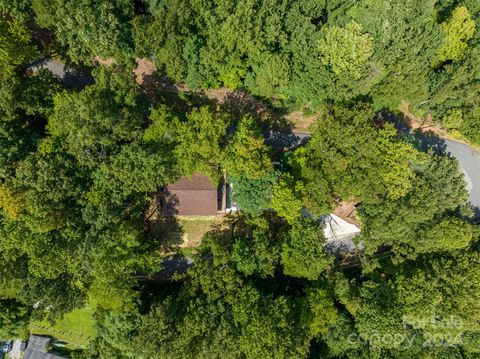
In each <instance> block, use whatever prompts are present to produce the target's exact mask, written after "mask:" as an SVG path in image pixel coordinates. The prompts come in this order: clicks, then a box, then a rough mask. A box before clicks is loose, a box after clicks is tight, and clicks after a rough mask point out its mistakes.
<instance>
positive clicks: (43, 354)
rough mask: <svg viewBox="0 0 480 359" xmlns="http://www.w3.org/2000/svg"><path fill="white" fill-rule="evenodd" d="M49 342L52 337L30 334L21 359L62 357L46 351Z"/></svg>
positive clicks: (58, 358) (62, 358) (55, 358)
mask: <svg viewBox="0 0 480 359" xmlns="http://www.w3.org/2000/svg"><path fill="white" fill-rule="evenodd" d="M51 344H52V339H51V338H49V337H41V336H38V335H33V334H32V335H30V339H29V340H28V345H27V350H25V354H24V355H23V359H64V357H61V356H58V355H56V354H52V353H49V352H48V349H49V348H50V346H51Z"/></svg>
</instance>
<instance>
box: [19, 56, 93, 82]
mask: <svg viewBox="0 0 480 359" xmlns="http://www.w3.org/2000/svg"><path fill="white" fill-rule="evenodd" d="M40 69H47V70H50V72H51V73H52V74H54V75H55V77H57V78H58V79H59V80H60V82H61V83H62V84H64V85H65V86H67V87H75V88H82V87H84V86H86V85H90V84H93V83H94V80H93V77H91V76H90V74H88V73H87V72H85V71H81V70H78V69H74V68H73V67H71V66H68V65H65V64H62V63H61V62H58V61H55V60H52V59H49V58H45V59H42V60H39V61H37V62H35V63H33V64H31V65H30V66H28V68H27V70H30V71H32V72H37V71H38V70H40Z"/></svg>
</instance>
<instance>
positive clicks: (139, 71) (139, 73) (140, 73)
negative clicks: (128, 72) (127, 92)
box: [133, 58, 156, 85]
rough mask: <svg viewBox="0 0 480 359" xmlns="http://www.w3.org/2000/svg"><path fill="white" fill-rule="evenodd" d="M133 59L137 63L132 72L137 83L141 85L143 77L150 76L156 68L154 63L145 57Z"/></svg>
mask: <svg viewBox="0 0 480 359" xmlns="http://www.w3.org/2000/svg"><path fill="white" fill-rule="evenodd" d="M135 61H136V63H137V67H136V68H135V69H134V70H133V73H134V74H135V79H136V81H137V84H139V85H143V84H144V83H145V79H146V78H147V79H148V77H151V76H152V75H153V73H154V72H155V69H156V68H155V65H154V63H153V62H151V61H149V60H147V59H144V58H137V59H136V60H135Z"/></svg>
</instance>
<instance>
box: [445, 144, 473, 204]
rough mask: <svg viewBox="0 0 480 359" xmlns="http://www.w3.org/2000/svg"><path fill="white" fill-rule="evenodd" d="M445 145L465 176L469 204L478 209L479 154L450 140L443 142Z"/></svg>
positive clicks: (464, 145)
mask: <svg viewBox="0 0 480 359" xmlns="http://www.w3.org/2000/svg"><path fill="white" fill-rule="evenodd" d="M445 145H446V151H447V152H449V153H450V154H451V155H452V156H453V157H455V158H456V159H457V160H458V163H459V164H460V168H461V170H462V172H463V174H464V175H465V181H466V182H467V189H468V192H469V193H470V197H469V199H470V203H471V204H472V206H474V207H477V208H480V152H478V151H477V150H475V149H473V148H472V147H470V146H468V145H466V144H464V143H460V142H456V141H452V140H445Z"/></svg>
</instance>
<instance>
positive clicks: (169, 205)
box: [157, 173, 228, 216]
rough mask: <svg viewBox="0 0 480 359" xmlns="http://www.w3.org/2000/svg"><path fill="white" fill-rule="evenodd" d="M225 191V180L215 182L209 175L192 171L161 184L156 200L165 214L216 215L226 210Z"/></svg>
mask: <svg viewBox="0 0 480 359" xmlns="http://www.w3.org/2000/svg"><path fill="white" fill-rule="evenodd" d="M227 191H228V186H227V185H226V184H225V180H222V181H220V183H218V184H215V183H213V182H212V180H211V179H210V178H209V177H207V176H205V175H203V174H201V173H194V174H193V175H192V176H191V177H185V176H184V177H182V178H180V179H179V180H178V181H177V182H175V183H173V184H169V185H165V186H163V187H162V188H161V189H160V193H159V194H158V195H157V201H158V202H159V207H160V208H161V209H162V212H163V214H165V215H167V216H216V215H220V214H225V213H226V212H227Z"/></svg>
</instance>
